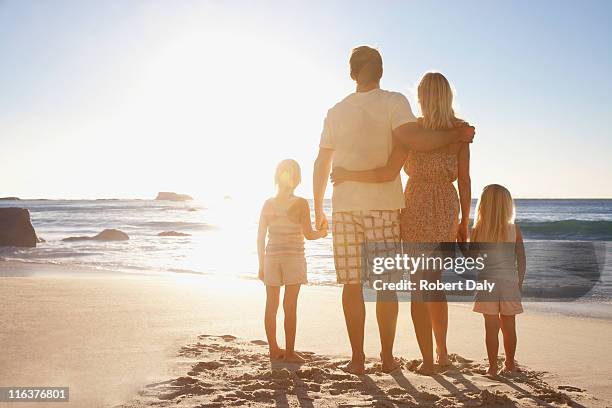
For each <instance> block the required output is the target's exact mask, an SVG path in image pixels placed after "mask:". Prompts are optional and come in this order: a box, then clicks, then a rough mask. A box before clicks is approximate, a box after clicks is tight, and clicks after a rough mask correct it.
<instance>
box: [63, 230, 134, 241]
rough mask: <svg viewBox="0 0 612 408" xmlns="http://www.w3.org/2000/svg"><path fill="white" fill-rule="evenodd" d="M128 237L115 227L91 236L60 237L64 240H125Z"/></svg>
mask: <svg viewBox="0 0 612 408" xmlns="http://www.w3.org/2000/svg"><path fill="white" fill-rule="evenodd" d="M129 239H130V237H129V236H128V234H126V233H125V232H123V231H119V230H116V229H105V230H104V231H102V232H101V233H99V234H98V235H96V236H93V237H68V238H64V239H62V241H64V242H70V241H127V240H129Z"/></svg>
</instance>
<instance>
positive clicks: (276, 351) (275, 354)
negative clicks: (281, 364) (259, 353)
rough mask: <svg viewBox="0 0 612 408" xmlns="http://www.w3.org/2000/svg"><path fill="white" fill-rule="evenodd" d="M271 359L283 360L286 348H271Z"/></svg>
mask: <svg viewBox="0 0 612 408" xmlns="http://www.w3.org/2000/svg"><path fill="white" fill-rule="evenodd" d="M269 353H270V360H281V359H282V358H283V357H284V356H285V350H283V349H282V348H280V347H276V348H270V351H269Z"/></svg>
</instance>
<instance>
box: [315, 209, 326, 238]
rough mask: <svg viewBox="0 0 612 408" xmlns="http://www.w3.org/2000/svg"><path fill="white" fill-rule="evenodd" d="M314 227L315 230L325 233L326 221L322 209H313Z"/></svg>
mask: <svg viewBox="0 0 612 408" xmlns="http://www.w3.org/2000/svg"><path fill="white" fill-rule="evenodd" d="M315 228H316V229H317V231H325V235H327V229H328V228H329V227H328V223H327V216H326V215H325V213H324V212H323V210H315Z"/></svg>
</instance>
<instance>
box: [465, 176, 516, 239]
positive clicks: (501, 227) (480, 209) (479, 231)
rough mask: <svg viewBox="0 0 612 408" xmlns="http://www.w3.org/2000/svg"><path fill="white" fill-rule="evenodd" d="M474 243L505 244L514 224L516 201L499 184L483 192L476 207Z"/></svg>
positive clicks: (486, 188)
mask: <svg viewBox="0 0 612 408" xmlns="http://www.w3.org/2000/svg"><path fill="white" fill-rule="evenodd" d="M476 208H477V209H476V218H475V220H474V227H473V228H472V236H471V241H472V242H505V241H507V239H508V229H509V227H510V226H511V225H512V224H514V201H513V200H512V195H510V191H508V189H506V188H505V187H504V186H500V185H499V184H489V185H488V186H486V187H485V188H484V189H483V190H482V194H481V195H480V198H479V199H478V205H477V207H476Z"/></svg>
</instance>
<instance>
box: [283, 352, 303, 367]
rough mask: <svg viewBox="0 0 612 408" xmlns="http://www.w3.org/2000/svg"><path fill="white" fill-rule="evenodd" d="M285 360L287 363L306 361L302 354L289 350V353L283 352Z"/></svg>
mask: <svg viewBox="0 0 612 408" xmlns="http://www.w3.org/2000/svg"><path fill="white" fill-rule="evenodd" d="M285 361H286V362H288V363H298V364H301V363H304V362H306V359H305V358H304V357H302V356H300V355H299V354H298V353H296V352H295V351H293V352H291V353H286V354H285Z"/></svg>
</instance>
